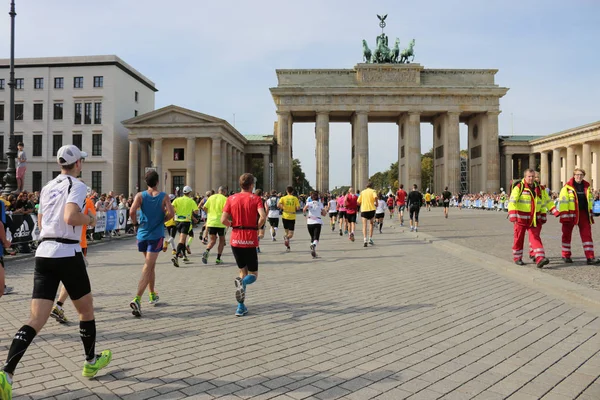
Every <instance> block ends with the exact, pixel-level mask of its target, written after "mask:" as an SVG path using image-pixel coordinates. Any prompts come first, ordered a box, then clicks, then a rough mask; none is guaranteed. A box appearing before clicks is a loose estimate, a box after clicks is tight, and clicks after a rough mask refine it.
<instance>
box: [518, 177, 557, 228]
mask: <svg viewBox="0 0 600 400" xmlns="http://www.w3.org/2000/svg"><path fill="white" fill-rule="evenodd" d="M546 196H547V195H546ZM544 201H545V202H544ZM542 207H544V211H546V209H547V207H548V203H547V200H546V199H545V198H543V195H542V190H541V189H540V186H539V185H535V184H534V187H533V192H532V191H531V189H529V187H527V185H526V184H525V181H524V180H521V182H519V183H518V184H516V185H515V186H514V187H513V190H512V191H511V192H510V199H509V200H508V219H509V221H510V222H516V223H517V224H519V225H526V226H537V224H538V223H543V222H541V218H542V215H541V212H542Z"/></svg>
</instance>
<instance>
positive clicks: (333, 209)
mask: <svg viewBox="0 0 600 400" xmlns="http://www.w3.org/2000/svg"><path fill="white" fill-rule="evenodd" d="M327 211H329V225H331V232H333V231H335V222H336V219H337V215H338V212H337V200H336V199H335V196H332V197H331V199H330V200H329V203H328V204H327Z"/></svg>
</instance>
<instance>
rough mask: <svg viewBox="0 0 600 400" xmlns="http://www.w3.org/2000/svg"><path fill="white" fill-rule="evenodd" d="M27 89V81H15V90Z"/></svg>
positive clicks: (20, 79) (18, 79) (19, 79)
mask: <svg viewBox="0 0 600 400" xmlns="http://www.w3.org/2000/svg"><path fill="white" fill-rule="evenodd" d="M24 88H25V79H23V78H17V79H15V89H24Z"/></svg>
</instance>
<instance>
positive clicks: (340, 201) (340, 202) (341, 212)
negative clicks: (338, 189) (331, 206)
mask: <svg viewBox="0 0 600 400" xmlns="http://www.w3.org/2000/svg"><path fill="white" fill-rule="evenodd" d="M345 200H346V192H342V194H341V195H340V196H339V197H338V198H337V206H338V221H339V222H340V236H342V235H343V234H342V227H345V228H346V233H348V223H347V222H346V207H344V201H345Z"/></svg>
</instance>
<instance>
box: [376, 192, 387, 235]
mask: <svg viewBox="0 0 600 400" xmlns="http://www.w3.org/2000/svg"><path fill="white" fill-rule="evenodd" d="M384 199H385V197H383V194H381V193H380V194H379V199H378V200H377V208H376V209H375V223H376V224H378V225H379V233H383V232H381V229H382V228H383V220H384V219H385V207H387V203H386V202H385V200H384Z"/></svg>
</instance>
